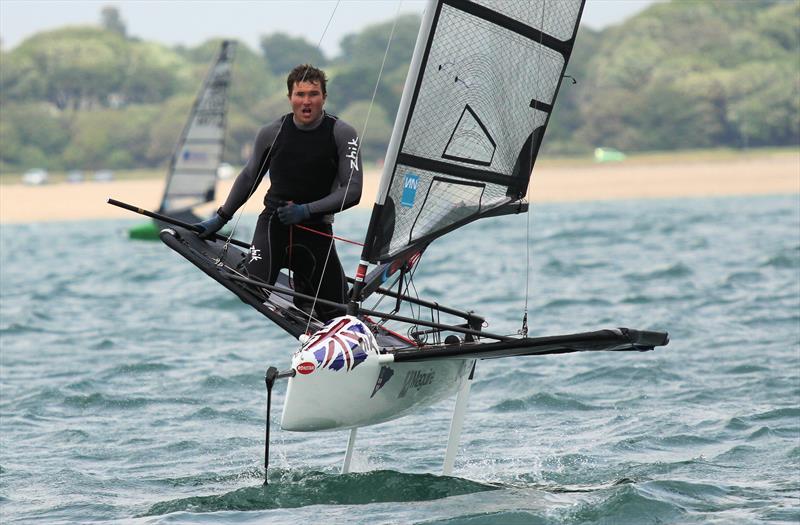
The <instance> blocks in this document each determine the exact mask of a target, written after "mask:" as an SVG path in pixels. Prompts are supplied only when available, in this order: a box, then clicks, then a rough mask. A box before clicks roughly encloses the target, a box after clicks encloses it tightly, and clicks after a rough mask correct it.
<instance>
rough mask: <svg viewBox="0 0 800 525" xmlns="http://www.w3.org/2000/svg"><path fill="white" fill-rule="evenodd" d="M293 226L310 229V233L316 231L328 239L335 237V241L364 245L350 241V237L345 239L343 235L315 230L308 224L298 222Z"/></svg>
mask: <svg viewBox="0 0 800 525" xmlns="http://www.w3.org/2000/svg"><path fill="white" fill-rule="evenodd" d="M295 226H297V227H298V228H301V229H303V230H306V231H310V232H312V233H316V234H317V235H322V236H323V237H328V238H329V239H336V240H337V241H342V242H349V243H350V244H355V245H357V246H364V245H363V244H362V243H360V242H356V241H351V240H350V239H345V238H344V237H337V236H336V235H331V234H329V233H325V232H321V231H319V230H315V229H314V228H309V227H308V226H301V225H300V224H295Z"/></svg>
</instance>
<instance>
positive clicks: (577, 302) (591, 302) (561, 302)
mask: <svg viewBox="0 0 800 525" xmlns="http://www.w3.org/2000/svg"><path fill="white" fill-rule="evenodd" d="M610 305H611V303H610V302H608V301H606V300H605V299H596V298H590V299H555V300H553V301H550V302H549V303H547V304H545V305H544V306H543V307H542V308H543V309H548V308H564V307H567V306H593V307H598V308H603V307H607V306H610Z"/></svg>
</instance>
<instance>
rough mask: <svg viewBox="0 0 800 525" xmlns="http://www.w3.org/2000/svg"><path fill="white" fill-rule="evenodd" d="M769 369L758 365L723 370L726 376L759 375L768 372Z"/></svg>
mask: <svg viewBox="0 0 800 525" xmlns="http://www.w3.org/2000/svg"><path fill="white" fill-rule="evenodd" d="M769 370H770V369H769V368H767V367H766V366H760V365H739V366H734V367H733V368H729V369H727V370H725V373H726V374H759V373H764V372H769Z"/></svg>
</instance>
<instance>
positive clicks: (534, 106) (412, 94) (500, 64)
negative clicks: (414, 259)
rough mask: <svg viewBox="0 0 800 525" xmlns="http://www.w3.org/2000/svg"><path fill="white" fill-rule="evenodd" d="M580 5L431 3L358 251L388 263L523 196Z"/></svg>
mask: <svg viewBox="0 0 800 525" xmlns="http://www.w3.org/2000/svg"><path fill="white" fill-rule="evenodd" d="M583 4H584V0H558V1H555V0H503V1H502V2H497V1H495V2H492V1H490V0H473V1H468V0H439V1H432V2H431V3H430V5H429V6H428V9H427V11H426V16H425V19H424V20H423V24H422V27H421V30H420V36H419V39H418V41H417V47H416V49H415V53H414V58H413V60H412V66H411V68H410V70H409V78H408V79H407V81H406V87H405V90H404V93H403V99H402V101H401V108H400V111H398V120H397V121H396V122H395V128H394V131H393V134H392V139H391V141H390V147H389V151H388V152H387V157H386V164H385V166H384V171H383V178H382V180H381V186H380V190H379V194H378V198H377V201H376V206H375V209H374V211H373V217H372V219H371V221H370V229H369V232H368V234H367V239H366V242H365V246H366V249H365V251H364V257H363V259H364V260H367V261H370V262H387V261H390V260H392V259H393V258H394V257H397V256H399V255H401V254H404V253H407V252H408V251H409V248H410V247H413V246H414V245H415V244H416V243H422V242H427V243H429V242H430V241H431V240H432V239H434V238H435V237H437V236H438V235H441V234H444V233H446V232H449V231H452V229H453V226H454V225H463V224H466V223H468V222H471V221H472V220H475V219H478V218H480V217H482V216H487V215H491V214H492V210H495V209H498V208H500V207H503V206H505V205H507V204H509V203H513V202H515V201H519V200H520V199H522V198H523V197H524V195H525V192H526V191H527V187H528V182H529V179H530V175H531V171H532V169H533V164H534V162H535V159H536V156H537V154H538V151H539V146H540V144H541V140H542V137H543V135H544V131H545V129H546V126H547V123H548V121H549V118H550V115H551V113H552V110H553V104H554V103H555V99H556V95H557V93H558V89H559V87H560V86H561V80H562V77H563V74H564V71H565V69H566V66H567V62H568V60H569V55H570V54H571V51H572V46H573V45H574V41H575V35H576V33H577V27H578V23H579V20H580V15H581V12H582V10H583ZM445 180H446V182H445ZM476 183H477V185H476Z"/></svg>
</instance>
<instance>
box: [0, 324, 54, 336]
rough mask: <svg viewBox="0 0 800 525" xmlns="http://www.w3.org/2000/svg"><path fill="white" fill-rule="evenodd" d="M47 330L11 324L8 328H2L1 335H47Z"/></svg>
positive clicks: (0, 329) (27, 325)
mask: <svg viewBox="0 0 800 525" xmlns="http://www.w3.org/2000/svg"><path fill="white" fill-rule="evenodd" d="M46 332H47V330H44V329H42V328H38V327H36V326H31V325H29V324H20V323H11V324H10V325H8V326H4V327H3V328H0V335H4V336H11V335H24V334H43V333H46Z"/></svg>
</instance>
